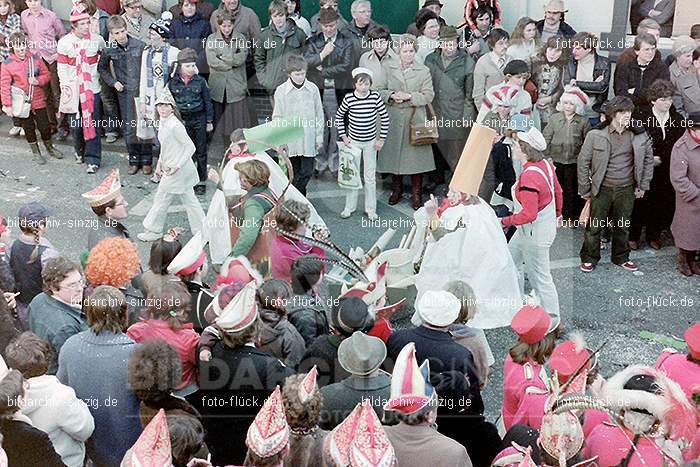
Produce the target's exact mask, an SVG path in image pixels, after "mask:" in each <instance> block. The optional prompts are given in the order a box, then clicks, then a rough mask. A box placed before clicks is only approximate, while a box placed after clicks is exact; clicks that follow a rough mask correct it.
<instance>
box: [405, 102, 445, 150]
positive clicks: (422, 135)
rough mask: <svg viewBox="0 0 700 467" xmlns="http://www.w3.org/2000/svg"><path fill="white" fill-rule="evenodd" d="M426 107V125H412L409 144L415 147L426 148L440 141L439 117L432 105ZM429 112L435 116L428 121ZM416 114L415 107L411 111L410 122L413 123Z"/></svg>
mask: <svg viewBox="0 0 700 467" xmlns="http://www.w3.org/2000/svg"><path fill="white" fill-rule="evenodd" d="M425 107H426V120H425V123H421V124H414V123H411V124H410V128H409V133H408V142H409V144H411V145H413V146H426V145H428V144H433V143H437V141H438V136H439V134H438V127H437V116H436V115H435V110H433V106H432V104H428V105H426V106H425ZM428 111H429V112H430V113H431V114H432V115H433V117H432V118H431V119H430V121H428V119H427V117H428ZM415 114H416V108H415V107H413V110H412V111H411V118H410V121H411V122H412V121H413V117H414V115H415Z"/></svg>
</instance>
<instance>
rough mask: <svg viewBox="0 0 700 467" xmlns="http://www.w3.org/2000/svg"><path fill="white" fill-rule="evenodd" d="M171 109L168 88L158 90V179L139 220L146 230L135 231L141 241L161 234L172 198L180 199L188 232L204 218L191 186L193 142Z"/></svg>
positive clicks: (194, 177)
mask: <svg viewBox="0 0 700 467" xmlns="http://www.w3.org/2000/svg"><path fill="white" fill-rule="evenodd" d="M175 109H176V106H175V99H173V96H172V95H171V94H170V91H163V92H161V93H160V95H159V96H158V99H157V100H156V111H157V112H158V115H159V117H160V120H159V125H158V140H159V141H160V157H159V158H158V165H157V166H156V174H157V175H159V176H161V180H160V184H159V185H158V189H157V190H156V195H155V198H154V199H153V206H151V209H150V211H148V214H147V215H146V218H145V219H144V220H143V227H144V228H145V229H146V230H145V231H144V232H142V233H140V234H138V238H139V240H141V241H143V242H153V241H155V240H158V239H159V238H161V237H162V236H163V227H164V225H165V220H166V218H167V216H168V208H169V207H170V205H171V204H172V202H173V200H174V198H175V197H179V198H180V202H181V203H182V205H183V206H184V208H185V211H186V212H187V219H188V221H189V223H190V230H192V234H195V233H197V232H199V231H200V230H201V229H202V222H203V221H204V209H202V206H201V205H200V204H199V200H198V199H197V196H195V194H194V191H193V189H192V187H194V186H195V185H196V184H197V183H199V177H198V176H197V168H196V167H195V165H194V162H193V161H192V154H194V151H195V147H194V143H193V142H192V140H191V139H190V137H189V136H188V135H187V131H186V130H185V126H184V125H183V124H182V122H181V121H180V119H179V118H178V116H177V115H176V114H175Z"/></svg>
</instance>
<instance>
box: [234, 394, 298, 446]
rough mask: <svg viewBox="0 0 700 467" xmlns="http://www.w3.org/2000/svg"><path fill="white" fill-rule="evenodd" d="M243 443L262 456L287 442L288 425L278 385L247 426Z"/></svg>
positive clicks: (285, 444)
mask: <svg viewBox="0 0 700 467" xmlns="http://www.w3.org/2000/svg"><path fill="white" fill-rule="evenodd" d="M245 444H246V446H248V449H250V450H251V451H253V452H254V453H255V454H257V455H258V456H260V457H262V458H266V457H271V456H274V455H275V454H278V453H279V452H281V451H282V450H283V449H284V448H285V447H287V445H288V444H289V425H288V424H287V417H286V416H285V414H284V403H283V402H282V393H281V392H280V387H279V386H277V387H275V390H274V391H273V392H272V394H270V397H268V398H267V400H266V401H265V403H264V404H263V406H262V407H261V408H260V411H259V412H258V414H257V415H256V416H255V420H253V423H252V424H251V425H250V428H248V434H247V435H246V439H245Z"/></svg>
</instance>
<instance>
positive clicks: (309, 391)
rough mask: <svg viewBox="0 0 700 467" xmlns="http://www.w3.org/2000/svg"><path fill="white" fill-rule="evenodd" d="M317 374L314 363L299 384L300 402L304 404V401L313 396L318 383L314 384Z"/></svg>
mask: <svg viewBox="0 0 700 467" xmlns="http://www.w3.org/2000/svg"><path fill="white" fill-rule="evenodd" d="M317 376H318V370H317V369H316V365H314V367H313V368H311V371H309V372H308V373H307V374H306V376H304V379H303V380H302V382H301V384H300V385H299V389H298V391H299V400H300V401H301V403H302V404H306V402H308V401H309V400H310V399H311V398H312V397H313V396H314V394H315V393H316V391H318V385H317V384H316V377H317Z"/></svg>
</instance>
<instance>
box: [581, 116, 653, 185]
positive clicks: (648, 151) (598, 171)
mask: <svg viewBox="0 0 700 467" xmlns="http://www.w3.org/2000/svg"><path fill="white" fill-rule="evenodd" d="M606 123H607V122H606ZM627 131H632V132H633V133H634V136H633V137H632V148H633V153H634V154H633V155H632V157H633V164H634V181H635V188H639V189H642V190H644V191H646V190H648V189H649V186H650V183H651V177H652V175H653V173H654V152H653V149H652V144H651V139H650V138H649V135H648V134H647V133H646V132H645V131H644V129H643V128H636V127H631V128H630V129H629V130H627ZM611 149H612V147H611V143H610V128H609V124H602V125H600V126H599V127H598V128H596V129H595V130H591V131H589V132H588V134H587V135H586V139H585V140H584V142H583V147H581V152H580V153H579V155H578V193H579V195H581V196H588V195H592V196H596V195H597V194H598V192H599V191H600V186H601V185H602V183H603V180H604V179H605V173H606V172H607V169H608V162H609V160H610V152H611Z"/></svg>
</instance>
